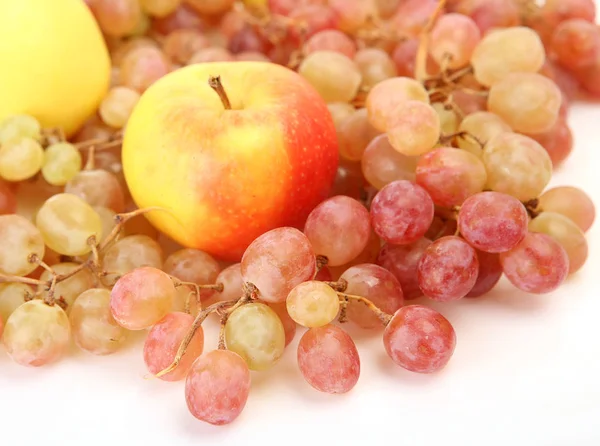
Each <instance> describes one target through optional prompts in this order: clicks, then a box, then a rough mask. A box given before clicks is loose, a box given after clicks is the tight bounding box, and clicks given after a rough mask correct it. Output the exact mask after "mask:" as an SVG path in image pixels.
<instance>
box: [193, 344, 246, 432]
mask: <svg viewBox="0 0 600 446" xmlns="http://www.w3.org/2000/svg"><path fill="white" fill-rule="evenodd" d="M249 393H250V370H248V366H247V365H246V362H245V361H244V360H243V359H242V358H241V357H240V355H238V354H237V353H234V352H232V351H229V350H213V351H211V352H208V353H206V354H204V355H202V356H200V357H199V358H198V359H197V360H196V361H195V362H194V364H192V368H191V369H190V371H189V373H188V375H187V377H186V379H185V400H186V402H187V406H188V409H189V410H190V412H191V413H192V415H194V416H195V417H196V418H198V419H199V420H202V421H206V422H207V423H210V424H215V425H222V424H228V423H231V422H232V421H233V420H235V419H236V418H237V417H238V415H239V414H240V412H241V411H242V410H243V409H244V406H245V405H246V401H247V400H248V394H249Z"/></svg>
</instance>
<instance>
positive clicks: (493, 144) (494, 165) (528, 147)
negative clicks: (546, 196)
mask: <svg viewBox="0 0 600 446" xmlns="http://www.w3.org/2000/svg"><path fill="white" fill-rule="evenodd" d="M483 163H484V164H485V168H486V170H487V173H488V182H487V186H488V187H489V188H490V189H492V190H493V191H496V192H502V193H505V194H509V195H512V196H513V197H515V198H518V199H519V200H521V201H528V200H531V199H533V198H536V197H537V196H539V195H540V194H541V193H542V191H543V190H544V188H545V187H546V186H547V185H548V182H549V181H550V178H551V177H552V161H551V160H550V156H549V155H548V153H547V152H546V151H545V150H544V148H543V147H542V146H541V145H539V144H538V143H537V142H536V141H535V140H533V139H531V138H528V137H527V136H523V135H519V134H517V133H502V134H500V135H497V136H495V137H493V138H492V139H490V140H489V141H488V143H487V144H486V145H485V148H484V150H483Z"/></svg>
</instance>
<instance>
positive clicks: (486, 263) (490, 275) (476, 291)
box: [466, 251, 502, 297]
mask: <svg viewBox="0 0 600 446" xmlns="http://www.w3.org/2000/svg"><path fill="white" fill-rule="evenodd" d="M477 259H478V260H479V273H478V274H477V282H475V285H474V286H473V288H471V291H469V293H468V294H467V296H466V297H479V296H483V295H484V294H486V293H487V292H488V291H491V290H492V289H493V288H494V287H495V286H496V284H497V283H498V281H499V280H500V277H502V265H501V264H500V256H499V255H498V254H494V253H489V252H485V251H477Z"/></svg>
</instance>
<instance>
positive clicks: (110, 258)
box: [102, 235, 170, 283]
mask: <svg viewBox="0 0 600 446" xmlns="http://www.w3.org/2000/svg"><path fill="white" fill-rule="evenodd" d="M102 266H103V268H104V270H105V271H107V272H108V273H110V274H108V275H107V276H106V278H107V282H108V283H112V282H113V281H114V280H116V279H118V277H119V276H122V275H123V274H127V273H129V272H131V271H133V270H134V269H136V268H140V267H142V266H151V267H153V268H158V269H160V268H162V266H163V253H162V249H161V247H160V245H159V244H158V242H157V241H156V240H153V239H151V238H150V237H148V236H147V235H130V236H127V237H123V238H122V239H121V240H118V241H117V242H116V243H115V244H113V245H112V246H110V247H109V248H108V249H107V250H106V252H105V253H104V256H103V257H102ZM166 272H167V273H168V274H170V273H169V272H168V271H166Z"/></svg>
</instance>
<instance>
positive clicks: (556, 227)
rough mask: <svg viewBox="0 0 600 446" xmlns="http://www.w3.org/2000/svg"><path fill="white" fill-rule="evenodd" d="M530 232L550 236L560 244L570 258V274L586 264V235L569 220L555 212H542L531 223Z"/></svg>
mask: <svg viewBox="0 0 600 446" xmlns="http://www.w3.org/2000/svg"><path fill="white" fill-rule="evenodd" d="M529 230H530V231H531V232H540V233H542V234H546V235H549V236H550V237H552V238H553V239H554V240H556V241H557V242H558V243H560V245H561V246H562V247H563V248H564V250H565V251H566V253H567V256H568V257H569V274H573V273H575V272H577V271H578V270H579V269H580V268H581V267H582V266H583V265H584V264H585V262H586V260H587V257H588V243H587V240H586V239H585V234H584V233H583V231H582V230H581V229H580V228H579V226H577V225H576V224H575V223H573V221H572V220H570V219H569V218H567V217H565V216H564V215H561V214H557V213H555V212H542V213H541V214H539V215H538V216H537V217H535V218H534V219H533V220H531V221H530V222H529Z"/></svg>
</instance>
